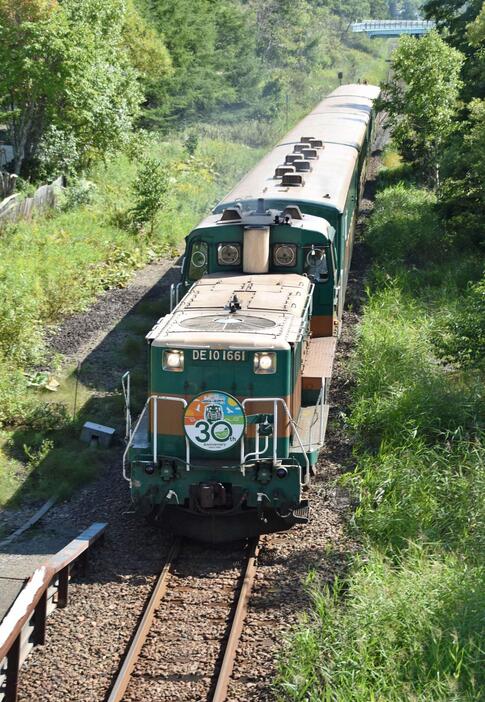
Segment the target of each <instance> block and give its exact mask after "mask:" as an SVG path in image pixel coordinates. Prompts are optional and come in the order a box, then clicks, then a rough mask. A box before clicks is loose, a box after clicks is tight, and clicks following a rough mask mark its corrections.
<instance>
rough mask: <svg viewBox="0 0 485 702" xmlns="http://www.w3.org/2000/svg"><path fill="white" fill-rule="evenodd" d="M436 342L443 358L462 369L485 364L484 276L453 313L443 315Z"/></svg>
mask: <svg viewBox="0 0 485 702" xmlns="http://www.w3.org/2000/svg"><path fill="white" fill-rule="evenodd" d="M440 322H441V323H438V324H437V325H436V328H435V329H434V334H433V341H434V343H435V345H436V348H437V350H438V352H439V354H440V356H442V357H443V358H446V359H448V360H449V361H451V362H453V363H459V364H460V365H462V366H480V365H481V366H483V365H484V363H485V277H482V279H481V281H479V282H478V283H475V284H472V285H470V286H469V290H468V293H467V294H465V295H464V296H463V302H462V304H461V305H460V307H459V309H458V310H457V311H456V312H455V313H454V314H450V313H448V314H444V315H443V319H442V320H440Z"/></svg>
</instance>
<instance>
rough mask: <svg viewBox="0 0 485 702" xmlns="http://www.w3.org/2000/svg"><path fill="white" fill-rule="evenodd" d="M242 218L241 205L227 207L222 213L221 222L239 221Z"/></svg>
mask: <svg viewBox="0 0 485 702" xmlns="http://www.w3.org/2000/svg"><path fill="white" fill-rule="evenodd" d="M241 219H242V211H241V208H240V207H227V208H226V209H225V210H224V212H223V213H222V217H221V219H220V220H219V221H220V222H237V221H239V220H241Z"/></svg>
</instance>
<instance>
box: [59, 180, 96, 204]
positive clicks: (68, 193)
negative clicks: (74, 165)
mask: <svg viewBox="0 0 485 702" xmlns="http://www.w3.org/2000/svg"><path fill="white" fill-rule="evenodd" d="M95 195H96V185H95V184H94V183H93V182H91V181H90V180H86V179H85V178H78V179H76V180H74V181H73V182H72V184H71V185H69V186H68V187H67V188H66V189H65V190H64V193H63V198H62V201H61V209H64V210H72V209H74V208H75V207H81V206H83V205H91V204H92V202H93V201H94V197H95Z"/></svg>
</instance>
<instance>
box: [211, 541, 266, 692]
mask: <svg viewBox="0 0 485 702" xmlns="http://www.w3.org/2000/svg"><path fill="white" fill-rule="evenodd" d="M259 550H260V541H259V538H258V539H253V540H252V541H251V542H250V546H249V557H248V561H247V563H246V570H245V573H244V580H243V584H242V586H241V591H240V593H239V598H238V603H237V607H236V612H235V614H234V619H233V621H232V626H231V631H230V634H229V638H228V640H227V644H226V649H225V651H224V658H223V660H222V665H221V668H220V671H219V675H218V678H217V684H216V689H215V691H214V695H213V697H212V702H225V699H226V697H227V688H228V687H229V681H230V679H231V674H232V670H233V668H234V661H235V658H236V651H237V646H238V643H239V639H240V638H241V633H242V630H243V626H244V619H245V617H246V612H247V607H248V602H249V597H250V595H251V590H252V587H253V583H254V576H255V574H256V567H257V566H256V563H257V559H258V554H259Z"/></svg>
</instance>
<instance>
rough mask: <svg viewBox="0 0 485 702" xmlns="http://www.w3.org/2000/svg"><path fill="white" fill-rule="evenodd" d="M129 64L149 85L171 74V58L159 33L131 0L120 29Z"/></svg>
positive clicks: (128, 2)
mask: <svg viewBox="0 0 485 702" xmlns="http://www.w3.org/2000/svg"><path fill="white" fill-rule="evenodd" d="M122 36H123V42H124V44H125V45H126V47H127V48H128V54H129V57H130V62H131V64H132V65H133V66H134V67H135V68H136V70H137V71H138V73H139V74H140V75H141V76H142V77H143V80H144V82H145V83H146V84H148V85H150V84H152V83H154V82H156V81H157V80H164V79H166V78H167V77H168V76H171V75H172V74H173V71H172V59H171V57H170V53H169V51H168V49H167V47H166V46H165V44H164V42H163V40H162V37H161V35H160V34H159V33H158V32H157V31H156V30H155V28H154V27H153V26H152V24H151V22H150V21H149V20H148V19H147V18H145V17H144V16H143V14H142V13H141V12H140V10H139V9H138V7H137V6H136V5H135V4H134V2H133V0H127V3H126V13H125V18H124V22H123V29H122Z"/></svg>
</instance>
